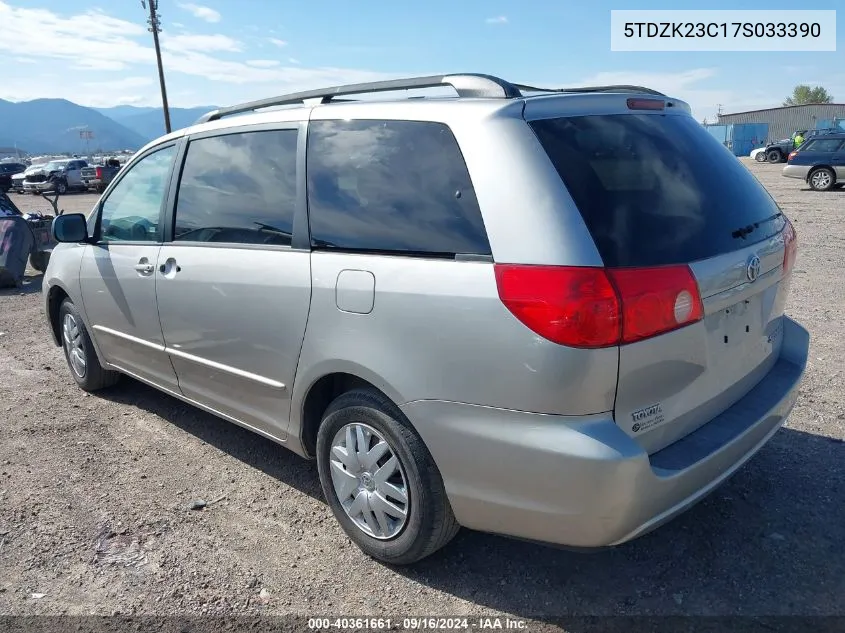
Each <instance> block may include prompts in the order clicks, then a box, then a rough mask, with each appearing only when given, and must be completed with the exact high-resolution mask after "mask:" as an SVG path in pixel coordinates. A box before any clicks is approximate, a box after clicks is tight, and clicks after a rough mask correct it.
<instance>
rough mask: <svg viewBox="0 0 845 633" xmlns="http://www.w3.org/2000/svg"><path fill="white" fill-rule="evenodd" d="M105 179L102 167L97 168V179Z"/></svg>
mask: <svg viewBox="0 0 845 633" xmlns="http://www.w3.org/2000/svg"><path fill="white" fill-rule="evenodd" d="M102 177H103V170H102V168H101V167H97V178H102Z"/></svg>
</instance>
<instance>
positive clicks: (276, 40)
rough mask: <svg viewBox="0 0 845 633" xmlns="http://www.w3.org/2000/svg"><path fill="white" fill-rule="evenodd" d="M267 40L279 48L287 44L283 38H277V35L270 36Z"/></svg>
mask: <svg viewBox="0 0 845 633" xmlns="http://www.w3.org/2000/svg"><path fill="white" fill-rule="evenodd" d="M267 41H268V42H270V43H271V44H275V45H276V46H278V47H279V48H282V47H283V46H287V45H288V43H287V42H286V41H284V40H280V39H279V38H277V37H271V38H269V39H268V40H267Z"/></svg>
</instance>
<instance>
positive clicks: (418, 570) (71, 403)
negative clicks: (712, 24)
mask: <svg viewBox="0 0 845 633" xmlns="http://www.w3.org/2000/svg"><path fill="white" fill-rule="evenodd" d="M746 162H747V164H748V167H749V169H751V171H752V172H753V173H754V174H755V175H757V177H758V178H760V180H761V181H762V182H763V183H764V184H765V185H766V186H767V187H768V188H769V190H770V191H771V192H772V194H773V195H774V196H775V197H776V198H777V200H778V202H779V203H780V205H781V206H782V208H783V209H784V210H785V211H786V212H787V213H788V215H789V216H790V217H791V218H792V220H793V222H794V224H795V226H796V229H797V231H798V235H799V257H798V262H797V265H796V270H795V275H794V280H793V284H792V295H791V300H790V303H789V306H788V312H789V313H790V314H791V315H792V316H793V317H795V318H797V319H798V320H799V321H800V322H802V323H803V324H804V325H805V326H806V327H808V328H809V330H810V332H811V335H812V349H811V360H810V363H809V368H808V371H807V374H806V378H805V381H804V383H803V387H802V389H801V394H800V397H799V399H798V404H797V406H796V407H795V410H794V412H793V413H792V416H791V418H790V420H789V423H788V425H787V426H786V427H785V428H784V429H783V430H782V431H780V432H779V433H778V434H777V435H776V436H775V437H774V439H773V440H772V441H771V442H770V443H769V444H768V445H767V447H766V448H764V449H763V450H762V451H761V452H760V453H759V454H758V455H757V457H756V458H755V459H753V460H752V461H751V462H750V463H749V464H748V465H747V466H746V467H745V468H743V469H742V470H741V471H740V472H739V473H737V475H736V476H734V477H733V478H732V479H731V480H730V481H729V482H728V483H726V484H725V485H724V486H723V487H721V488H720V489H719V490H717V491H716V492H715V493H714V494H713V495H711V496H710V497H709V498H708V499H707V500H706V501H704V502H702V503H701V504H699V505H697V506H696V507H695V508H693V509H692V510H691V511H690V512H688V513H686V514H685V515H683V516H681V517H680V518H678V519H677V520H675V521H673V522H671V523H670V524H668V525H666V526H664V527H662V528H661V529H659V530H658V531H656V532H653V533H651V534H649V535H648V536H646V537H643V538H641V539H639V540H637V541H635V542H633V543H629V544H627V545H624V546H622V547H619V548H616V549H614V550H609V551H604V552H601V553H595V554H579V553H571V552H567V551H562V550H558V549H552V548H547V547H542V546H539V545H533V544H526V543H522V542H516V541H512V540H508V539H503V538H499V537H494V536H489V535H484V534H479V533H473V532H469V531H467V530H463V531H462V532H461V533H460V534H459V535H458V537H457V538H456V539H455V541H453V542H452V544H451V545H450V546H448V547H447V548H446V549H445V550H442V551H441V552H440V553H438V554H436V555H435V556H433V557H432V558H430V559H427V560H426V561H423V562H422V563H421V564H419V565H417V566H415V567H413V568H410V569H407V568H406V569H391V568H388V567H386V566H384V565H381V564H378V563H376V562H374V561H372V560H370V559H368V558H365V557H364V556H363V555H362V554H361V553H360V552H359V551H358V549H357V548H355V547H354V546H353V545H351V544H350V542H349V541H348V540H347V539H346V537H345V536H344V535H343V533H342V531H341V530H340V528H339V526H338V525H337V524H336V523H335V521H334V519H333V517H332V516H331V514H330V511H329V509H328V507H327V506H326V504H325V503H324V501H323V499H322V494H321V491H320V486H319V482H318V479H317V469H316V466H315V465H314V464H313V463H311V462H307V461H305V460H303V459H301V458H299V457H297V456H295V455H293V454H292V453H289V452H288V451H286V450H284V449H282V448H280V447H278V446H276V445H274V444H273V443H271V442H269V441H266V440H264V439H262V438H260V437H258V436H256V435H253V434H250V433H249V432H247V431H245V430H242V429H240V428H238V427H236V426H234V425H232V424H229V423H227V422H224V421H222V420H219V419H217V418H215V417H212V416H210V415H207V414H205V413H203V412H201V411H199V410H197V409H194V408H192V407H189V406H187V405H185V404H182V403H181V402H179V401H177V400H175V399H173V398H170V397H168V396H165V395H162V394H159V393H158V392H156V391H154V390H152V389H150V388H148V387H146V386H143V385H141V384H139V383H137V382H134V381H132V380H128V379H127V380H125V381H123V382H122V383H121V384H120V385H119V386H118V387H116V388H114V389H112V390H109V391H108V392H106V393H103V394H102V395H98V396H87V395H85V394H83V392H81V391H80V390H79V389H77V388H76V386H75V384H74V382H73V380H72V379H71V377H70V375H69V372H68V369H67V367H66V365H65V362H64V359H63V357H62V355H61V352H60V350H59V349H58V348H55V347H53V346H52V344H51V342H50V339H49V337H48V334H47V331H46V328H45V322H44V318H43V316H42V306H41V295H40V288H41V278H40V275H38V274H37V273H34V272H32V275H31V276H29V277H28V279H27V282H26V284H25V286H24V288H23V289H21V290H5V291H0V372H2V380H0V419H2V420H3V430H2V441H0V613H2V614H62V613H64V614H106V615H108V614H112V613H115V612H119V613H121V614H162V615H163V614H169V615H187V614H247V615H261V614H299V615H320V614H331V615H350V614H351V615H380V616H383V615H385V614H393V615H397V614H398V615H458V614H463V615H473V614H488V615H489V614H502V615H505V614H509V615H512V616H519V617H527V618H533V619H536V620H540V621H542V620H546V619H549V618H552V617H555V616H573V615H606V614H620V615H630V614H636V615H639V614H642V615H667V614H687V615H692V614H699V615H783V614H797V615H829V614H839V615H845V607H843V602H842V598H843V596H845V557H843V555H842V546H843V543H845V504H843V503H842V500H843V496H842V490H843V484H845V476H843V472H845V471H843V468H842V464H843V460H845V443H843V442H845V412H843V408H842V402H843V393H845V389H843V365H842V361H841V359H842V358H843V356H845V342H844V341H845V319H843V318H842V314H843V311H845V277H843V275H842V274H841V271H842V270H843V269H844V268H845V190H840V191H834V192H830V193H815V192H812V191H810V190H808V189H807V188H806V187H805V186H803V185H802V183H800V182H798V181H795V180H787V179H784V178H782V177H781V176H780V170H781V166H778V165H775V166H772V165H767V164H756V163H752V162H750V161H746ZM13 198H14V200H15V201H16V202H17V203H18V205H19V206H20V207H21V208H22V209H25V210H29V209H33V208H34V209H44V208H45V207H46V206H47V205H46V203H44V202H43V201H42V200H41V199H40V198H36V197H32V196H13ZM95 199H96V198H95V197H94V196H90V195H69V196H67V197H65V198H63V199H62V201H61V202H62V206H63V207H64V208H65V210H66V211H74V210H76V211H87V210H89V209H90V208H91V207H92V205H93V203H94V201H95ZM837 271H839V272H837ZM198 498H201V499H204V500H206V501H207V502H209V505H208V506H207V507H206V508H205V509H203V510H191V509H190V507H191V503H192V501H193V500H195V499H198ZM211 502H214V503H211Z"/></svg>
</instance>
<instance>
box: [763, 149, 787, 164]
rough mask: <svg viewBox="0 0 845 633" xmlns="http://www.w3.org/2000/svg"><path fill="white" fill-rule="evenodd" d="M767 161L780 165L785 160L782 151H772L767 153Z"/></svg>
mask: <svg viewBox="0 0 845 633" xmlns="http://www.w3.org/2000/svg"><path fill="white" fill-rule="evenodd" d="M766 160H768V161H769V162H770V163H779V162H781V161H782V160H783V154H781V153H780V150H777V149H770V150H769V151H768V152H766Z"/></svg>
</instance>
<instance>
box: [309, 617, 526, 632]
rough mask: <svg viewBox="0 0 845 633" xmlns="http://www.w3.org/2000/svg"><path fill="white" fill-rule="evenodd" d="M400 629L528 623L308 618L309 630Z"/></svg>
mask: <svg viewBox="0 0 845 633" xmlns="http://www.w3.org/2000/svg"><path fill="white" fill-rule="evenodd" d="M392 628H401V629H402V630H406V631H434V630H437V631H443V630H473V631H476V630H477V631H485V630H489V631H494V630H523V631H524V630H527V622H526V621H525V620H520V619H516V618H510V617H473V618H463V617H458V618H441V617H409V618H354V617H353V618H309V619H308V629H309V630H312V631H319V630H349V631H360V630H368V629H372V630H374V631H378V630H388V629H392Z"/></svg>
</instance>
